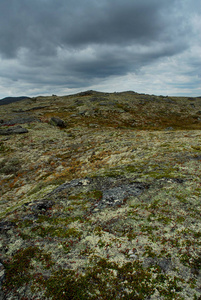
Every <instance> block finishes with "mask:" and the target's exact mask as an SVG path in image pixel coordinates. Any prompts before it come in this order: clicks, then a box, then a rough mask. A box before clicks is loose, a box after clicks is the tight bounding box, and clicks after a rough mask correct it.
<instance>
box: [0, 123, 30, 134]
mask: <svg viewBox="0 0 201 300" xmlns="http://www.w3.org/2000/svg"><path fill="white" fill-rule="evenodd" d="M28 132H29V131H28V130H27V129H26V128H23V127H21V126H20V125H18V126H15V127H11V128H5V129H0V135H10V134H21V133H28Z"/></svg>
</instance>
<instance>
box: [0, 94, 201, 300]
mask: <svg viewBox="0 0 201 300" xmlns="http://www.w3.org/2000/svg"><path fill="white" fill-rule="evenodd" d="M51 118H56V120H58V119H59V120H62V121H63V123H62V124H63V126H61V123H60V125H59V126H57V125H56V124H55V122H53V120H54V119H52V120H51ZM200 161H201V98H184V97H181V98H180V97H163V96H154V95H145V94H137V93H134V92H123V93H111V94H110V93H100V92H95V91H87V92H83V93H79V94H76V95H70V96H62V97H58V96H55V95H54V96H50V97H36V98H30V99H24V100H22V101H19V102H15V103H10V104H8V105H5V106H4V105H2V106H1V108H0V186H1V191H0V193H1V194H0V232H1V236H0V286H2V287H1V290H0V299H1V297H2V298H3V297H5V299H152V300H153V299H201V296H200V295H201V272H200V268H201V242H200V237H201V223H200V216H201V215H200V213H201V209H200V201H201V181H200V174H201V166H200Z"/></svg>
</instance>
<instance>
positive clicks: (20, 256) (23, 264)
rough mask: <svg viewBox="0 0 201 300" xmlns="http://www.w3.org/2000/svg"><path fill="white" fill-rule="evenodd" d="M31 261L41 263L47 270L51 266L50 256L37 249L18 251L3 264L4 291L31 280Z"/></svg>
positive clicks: (29, 248)
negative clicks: (4, 274) (4, 273)
mask: <svg viewBox="0 0 201 300" xmlns="http://www.w3.org/2000/svg"><path fill="white" fill-rule="evenodd" d="M32 259H34V260H36V261H40V262H42V264H43V266H44V268H47V269H48V268H50V267H51V266H52V265H53V263H52V261H51V256H50V254H48V253H44V252H43V251H42V250H40V249H39V248H38V247H35V246H31V247H28V248H25V249H20V250H19V251H18V252H17V253H16V254H15V255H14V256H13V258H12V259H11V260H10V261H7V262H5V263H4V266H5V269H6V279H5V282H4V284H3V288H4V289H6V291H9V290H12V289H13V288H14V289H16V288H19V287H21V286H23V285H24V284H25V285H26V284H28V283H29V282H30V281H31V280H32V279H33V274H32V273H33V270H34V267H33V265H32Z"/></svg>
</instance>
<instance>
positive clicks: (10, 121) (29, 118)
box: [0, 117, 40, 126]
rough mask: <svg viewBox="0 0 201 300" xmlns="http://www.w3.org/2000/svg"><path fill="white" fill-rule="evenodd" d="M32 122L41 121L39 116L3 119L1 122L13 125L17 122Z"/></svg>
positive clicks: (2, 124)
mask: <svg viewBox="0 0 201 300" xmlns="http://www.w3.org/2000/svg"><path fill="white" fill-rule="evenodd" d="M32 122H40V120H39V119H38V118H35V117H24V118H16V119H11V120H7V121H6V120H2V122H0V125H1V126H12V125H15V124H26V123H32Z"/></svg>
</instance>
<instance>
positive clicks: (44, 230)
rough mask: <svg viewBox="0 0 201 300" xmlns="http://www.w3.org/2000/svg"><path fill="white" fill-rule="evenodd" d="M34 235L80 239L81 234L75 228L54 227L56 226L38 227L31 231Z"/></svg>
mask: <svg viewBox="0 0 201 300" xmlns="http://www.w3.org/2000/svg"><path fill="white" fill-rule="evenodd" d="M31 232H32V233H34V235H38V236H40V237H47V236H49V237H59V238H69V237H80V236H81V235H82V233H81V232H79V231H78V230H76V229H74V228H64V227H54V226H42V225H38V226H35V227H33V228H32V229H31Z"/></svg>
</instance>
